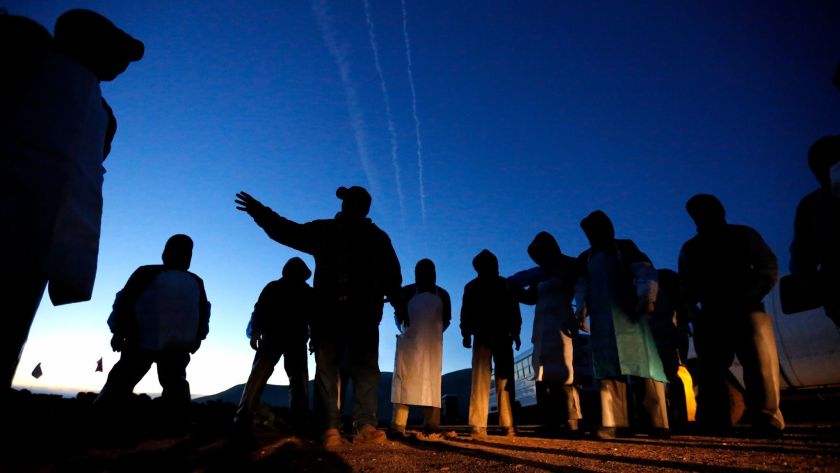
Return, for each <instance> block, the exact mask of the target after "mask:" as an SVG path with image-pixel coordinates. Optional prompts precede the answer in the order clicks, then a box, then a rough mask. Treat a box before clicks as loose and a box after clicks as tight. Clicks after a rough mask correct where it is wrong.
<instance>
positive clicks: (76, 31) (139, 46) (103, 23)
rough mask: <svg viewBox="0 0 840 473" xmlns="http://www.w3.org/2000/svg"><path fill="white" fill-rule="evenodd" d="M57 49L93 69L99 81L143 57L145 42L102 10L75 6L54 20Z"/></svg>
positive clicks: (110, 78) (112, 76)
mask: <svg viewBox="0 0 840 473" xmlns="http://www.w3.org/2000/svg"><path fill="white" fill-rule="evenodd" d="M53 36H55V44H56V48H57V49H58V50H59V51H60V52H62V53H64V54H66V55H68V56H70V57H72V58H74V59H76V60H77V61H79V62H80V63H81V64H82V65H83V66H85V67H87V68H88V69H90V70H91V71H92V72H93V73H94V75H96V77H97V78H99V80H103V81H109V80H114V78H115V77H117V76H118V75H120V74H121V73H122V72H123V71H125V69H126V68H127V67H128V64H129V63H131V62H134V61H139V60H140V59H141V58H142V57H143V51H144V47H143V43H142V42H140V41H138V40H136V39H134V38H132V37H131V36H130V35H129V34H128V33H126V32H125V31H123V30H121V29H119V28H117V27H116V26H114V24H113V23H111V21H110V20H108V19H107V18H105V17H104V16H102V15H100V14H99V13H96V12H93V11H90V10H84V9H76V10H69V11H67V12H65V13H63V14H62V15H61V16H60V17H58V20H56V22H55V29H54V34H53Z"/></svg>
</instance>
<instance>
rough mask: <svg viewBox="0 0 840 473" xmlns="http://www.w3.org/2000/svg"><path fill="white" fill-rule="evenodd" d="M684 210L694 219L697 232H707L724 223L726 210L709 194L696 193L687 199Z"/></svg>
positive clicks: (716, 228)
mask: <svg viewBox="0 0 840 473" xmlns="http://www.w3.org/2000/svg"><path fill="white" fill-rule="evenodd" d="M685 210H686V211H688V215H689V216H690V217H691V219H692V220H694V224H695V225H696V226H697V233H709V232H713V231H715V230H718V229H720V228H722V227H723V226H724V225H726V210H725V209H724V208H723V204H721V203H720V201H719V200H718V198H717V197H715V196H713V195H710V194H697V195H695V196H694V197H692V198H690V199H688V202H686V204H685Z"/></svg>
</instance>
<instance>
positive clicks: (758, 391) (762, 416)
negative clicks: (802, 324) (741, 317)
mask: <svg viewBox="0 0 840 473" xmlns="http://www.w3.org/2000/svg"><path fill="white" fill-rule="evenodd" d="M748 317H749V318H748V319H747V320H746V327H745V330H744V333H743V334H742V337H741V338H740V341H741V343H739V348H738V351H737V355H738V360H739V361H740V362H741V365H742V366H743V367H744V387H745V388H746V391H747V395H746V401H747V407H748V409H749V411H750V412H751V415H752V416H753V423H754V424H755V425H756V426H764V425H771V426H773V427H775V428H778V429H783V428H784V427H785V420H784V417H782V411H781V410H780V409H779V384H780V380H779V377H780V374H779V355H778V352H777V351H776V338H775V337H774V336H773V321H772V319H771V318H770V316H769V315H768V314H766V313H764V312H752V313H750V314H749V316H748Z"/></svg>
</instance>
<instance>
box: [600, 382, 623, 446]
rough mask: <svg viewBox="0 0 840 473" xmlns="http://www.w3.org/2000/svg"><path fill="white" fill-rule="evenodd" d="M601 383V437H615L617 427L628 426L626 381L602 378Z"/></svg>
mask: <svg viewBox="0 0 840 473" xmlns="http://www.w3.org/2000/svg"><path fill="white" fill-rule="evenodd" d="M600 384H601V428H600V429H598V436H599V437H601V438H610V437H615V435H616V433H617V431H618V429H627V428H628V427H630V420H629V419H628V417H627V383H626V382H625V381H624V380H623V379H602V380H601V381H600Z"/></svg>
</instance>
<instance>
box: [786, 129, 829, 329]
mask: <svg viewBox="0 0 840 473" xmlns="http://www.w3.org/2000/svg"><path fill="white" fill-rule="evenodd" d="M808 166H809V167H810V168H811V172H813V173H814V176H815V177H816V178H817V182H819V185H820V187H819V189H817V190H815V191H814V192H811V193H810V194H808V195H807V196H805V197H804V198H803V199H802V201H801V202H800V203H799V207H798V208H797V209H796V220H795V222H794V227H793V244H791V246H790V272H791V273H793V274H796V275H801V276H805V278H806V279H807V280H808V281H813V283H814V285H815V286H816V287H815V288H813V289H816V290H817V292H818V293H819V295H820V301H821V302H822V304H823V306H824V307H825V313H826V315H828V316H829V317H830V318H831V320H833V321H834V323H835V324H837V325H838V326H840V136H826V137H823V138H820V139H819V140H817V142H816V143H814V144H813V145H812V146H811V149H810V151H809V152H808Z"/></svg>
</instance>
